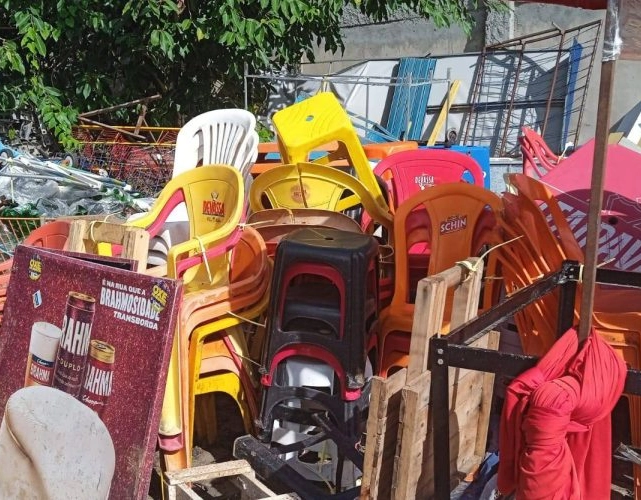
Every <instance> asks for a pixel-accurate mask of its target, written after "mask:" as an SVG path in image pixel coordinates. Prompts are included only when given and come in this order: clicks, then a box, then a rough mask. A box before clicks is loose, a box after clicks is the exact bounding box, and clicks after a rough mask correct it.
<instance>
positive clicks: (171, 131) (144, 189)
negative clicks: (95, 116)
mask: <svg viewBox="0 0 641 500" xmlns="http://www.w3.org/2000/svg"><path fill="white" fill-rule="evenodd" d="M179 130H180V129H179V128H160V127H140V128H137V129H136V128H135V127H118V130H113V129H107V128H104V127H100V126H96V125H83V126H79V127H76V128H75V129H74V137H75V138H76V139H77V140H78V141H79V142H80V150H79V152H78V167H79V168H82V169H85V170H89V171H92V172H100V171H101V170H102V171H104V172H105V173H106V174H108V175H109V176H110V177H113V178H115V179H118V180H121V181H124V182H127V183H128V184H130V185H131V186H132V189H133V190H134V191H136V192H139V193H140V194H142V195H144V196H155V195H157V194H158V193H159V192H160V191H161V190H162V188H163V187H164V186H165V184H166V183H167V181H169V179H171V175H172V171H173V165H174V153H175V149H176V136H177V135H178V131H179ZM134 131H136V133H137V134H138V135H142V136H144V137H146V138H147V140H146V141H137V140H134V139H132V138H131V136H130V135H128V134H127V133H126V132H134Z"/></svg>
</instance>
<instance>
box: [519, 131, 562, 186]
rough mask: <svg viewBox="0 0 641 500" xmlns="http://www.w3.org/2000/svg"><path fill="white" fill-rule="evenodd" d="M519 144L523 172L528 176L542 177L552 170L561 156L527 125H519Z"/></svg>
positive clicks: (559, 161) (560, 159)
mask: <svg viewBox="0 0 641 500" xmlns="http://www.w3.org/2000/svg"><path fill="white" fill-rule="evenodd" d="M521 134H522V135H521V136H520V137H519V144H520V145H521V153H522V154H523V173H524V174H526V175H528V176H530V177H539V178H541V177H543V176H544V175H545V174H546V173H548V172H549V171H550V170H553V169H554V168H555V167H556V166H557V165H558V164H559V163H561V161H563V158H561V157H560V156H558V155H556V154H554V153H553V152H552V150H551V149H550V148H549V146H548V145H547V143H546V142H545V141H544V140H543V137H541V136H540V135H539V134H537V133H536V132H535V131H534V130H532V129H531V128H529V127H521Z"/></svg>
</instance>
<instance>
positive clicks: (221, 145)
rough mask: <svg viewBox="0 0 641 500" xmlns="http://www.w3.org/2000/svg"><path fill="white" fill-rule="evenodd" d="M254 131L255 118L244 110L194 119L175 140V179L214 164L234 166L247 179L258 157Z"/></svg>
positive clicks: (225, 110) (230, 110)
mask: <svg viewBox="0 0 641 500" xmlns="http://www.w3.org/2000/svg"><path fill="white" fill-rule="evenodd" d="M255 128H256V118H255V117H254V115H253V114H252V113H250V112H249V111H246V110H244V109H216V110H213V111H208V112H206V113H203V114H201V115H198V116H196V117H194V118H192V119H191V120H189V122H187V123H186V124H185V125H184V126H183V127H182V128H181V129H180V132H178V137H177V138H176V154H175V157H174V172H173V177H176V176H177V175H180V174H182V173H183V172H186V171H187V170H189V169H192V168H194V167H196V166H198V165H199V164H202V165H208V164H212V163H222V164H225V165H231V166H234V167H236V168H237V169H238V170H240V171H241V172H242V173H243V176H244V173H245V170H247V169H248V168H251V165H252V164H253V162H254V161H255V160H256V156H257V155H258V140H257V139H258V135H257V134H256V131H255ZM254 136H255V138H254ZM248 165H249V166H248Z"/></svg>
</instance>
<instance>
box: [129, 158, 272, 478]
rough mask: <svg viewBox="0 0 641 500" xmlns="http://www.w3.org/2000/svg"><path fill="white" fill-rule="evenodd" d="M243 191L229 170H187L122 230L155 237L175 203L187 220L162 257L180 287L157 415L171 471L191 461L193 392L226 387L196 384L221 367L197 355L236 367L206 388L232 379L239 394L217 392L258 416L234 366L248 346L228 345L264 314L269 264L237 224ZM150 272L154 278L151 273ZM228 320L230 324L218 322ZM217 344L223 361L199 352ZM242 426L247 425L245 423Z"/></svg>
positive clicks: (243, 374) (246, 378) (252, 234)
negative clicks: (184, 234)
mask: <svg viewBox="0 0 641 500" xmlns="http://www.w3.org/2000/svg"><path fill="white" fill-rule="evenodd" d="M243 192H244V189H243V181H242V178H241V175H240V173H239V172H238V170H237V169H235V168H233V167H230V166H227V165H215V166H211V165H210V166H204V167H200V168H197V169H192V170H188V171H187V172H185V173H183V174H181V175H179V176H178V177H176V178H174V179H172V180H171V181H170V182H169V183H168V184H167V186H165V188H164V189H163V191H162V192H161V194H160V196H159V198H158V200H157V201H156V203H155V204H154V206H153V207H152V210H151V211H150V212H149V213H148V214H147V215H145V216H144V217H142V218H139V219H136V220H135V221H131V222H129V223H128V224H129V225H132V226H136V227H142V228H145V229H147V231H148V232H149V233H150V235H151V236H155V235H156V234H158V232H159V231H160V230H162V228H163V225H164V222H165V221H166V218H167V217H168V215H169V214H170V213H171V212H172V210H173V209H174V208H175V207H176V206H177V205H179V204H181V203H184V205H185V207H186V210H187V216H188V221H189V228H190V234H189V236H190V239H189V240H187V241H185V242H182V243H178V244H175V245H173V246H172V247H171V248H170V249H169V251H168V253H167V269H166V275H167V276H168V277H170V278H175V279H182V280H183V282H184V288H183V290H184V296H183V300H182V302H181V309H180V314H179V318H178V325H177V330H176V336H175V343H174V350H173V353H172V358H171V361H170V366H169V374H168V380H167V389H166V391H165V400H164V403H163V410H162V414H161V430H160V446H161V449H162V450H163V451H164V459H165V466H166V468H167V469H170V470H173V469H181V468H185V467H188V466H189V464H190V462H191V443H192V439H193V422H194V419H195V403H194V400H195V394H196V392H199V393H204V392H210V391H212V390H214V389H215V388H216V387H219V388H220V387H223V388H224V387H226V385H225V383H218V382H219V380H218V381H214V382H215V383H214V384H213V385H212V384H211V383H210V384H209V385H206V384H204V383H200V380H201V379H202V378H204V377H203V375H205V374H206V373H209V372H203V365H204V367H205V368H204V369H207V366H219V365H217V364H216V362H217V361H221V360H220V359H214V360H213V361H208V362H207V363H203V360H202V356H203V355H205V356H206V357H208V358H217V357H218V358H221V357H222V358H228V359H229V360H231V362H232V363H233V365H234V367H235V368H233V369H231V370H230V369H229V368H230V366H231V365H230V364H229V363H227V362H226V361H223V363H227V364H226V365H224V366H223V365H220V366H221V368H220V369H215V370H214V372H215V373H214V374H212V373H209V375H208V377H209V378H208V381H209V382H211V380H212V376H213V375H220V376H221V377H223V378H226V379H227V380H229V379H230V378H233V377H236V379H239V380H240V382H238V381H236V382H234V384H236V385H237V386H240V387H242V389H243V391H242V394H241V392H240V391H239V390H235V391H234V390H231V389H229V390H223V391H222V392H227V393H228V394H229V393H231V394H232V395H233V394H235V395H236V396H237V397H238V399H237V402H238V404H239V407H240V409H241V414H242V413H243V412H244V411H245V409H248V411H251V412H252V413H250V416H252V417H253V414H255V413H256V411H257V410H256V408H257V404H256V403H255V394H253V393H254V391H255V387H254V386H253V385H252V384H251V383H250V381H251V374H250V373H247V372H248V369H247V367H246V365H245V363H244V362H240V360H241V359H243V358H246V357H249V352H248V346H247V345H246V342H241V341H237V342H233V341H232V340H231V338H232V336H235V337H234V338H236V339H237V340H238V338H239V337H238V331H237V330H234V329H233V327H237V326H239V325H241V324H243V323H244V320H245V319H247V320H252V319H255V317H256V316H259V315H260V314H261V313H262V311H263V310H264V308H265V305H266V303H265V302H264V301H265V296H266V294H267V293H268V287H269V282H270V273H271V265H270V261H269V258H268V256H267V251H266V247H265V243H264V241H263V240H262V238H261V237H260V235H259V234H258V233H257V232H256V231H255V230H253V229H252V228H250V227H245V226H243V225H242V224H240V222H241V220H242V217H243V214H244V196H243ZM150 272H154V273H156V274H157V271H156V270H154V269H152V270H150ZM261 304H265V305H263V306H262V307H261V306H260V305H261ZM230 317H231V318H233V319H234V320H233V321H231V322H229V321H223V320H228V319H229V318H230ZM194 335H195V336H194ZM217 341H221V342H220V343H219V347H220V346H222V347H223V348H224V349H225V350H226V351H227V354H226V355H224V356H215V355H211V356H210V355H209V354H207V353H208V352H209V351H208V349H209V348H205V345H206V344H207V343H208V342H209V343H212V344H213V343H215V342H217ZM194 349H196V351H194ZM216 349H217V351H216V350H215V351H216V352H220V350H221V349H220V348H216ZM196 354H199V355H200V357H198V356H197V355H196ZM225 366H226V367H227V368H225ZM229 373H232V374H233V376H232V375H228V374H229ZM216 384H218V385H216ZM195 385H198V387H195ZM246 421H247V422H248V423H250V422H251V419H250V418H248V419H247V420H246ZM247 430H248V431H250V430H251V428H248V429H247ZM209 434H210V435H212V433H209Z"/></svg>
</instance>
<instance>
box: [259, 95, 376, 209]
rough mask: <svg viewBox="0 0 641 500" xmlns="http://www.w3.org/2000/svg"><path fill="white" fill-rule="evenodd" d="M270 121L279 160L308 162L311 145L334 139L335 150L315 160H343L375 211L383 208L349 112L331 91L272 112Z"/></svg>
mask: <svg viewBox="0 0 641 500" xmlns="http://www.w3.org/2000/svg"><path fill="white" fill-rule="evenodd" d="M272 121H273V123H274V128H275V129H276V135H277V139H278V149H279V150H280V155H281V158H282V161H283V163H299V162H305V161H308V159H309V153H310V152H311V151H312V150H313V149H314V148H317V147H319V146H324V145H326V144H328V143H329V142H332V141H337V142H338V144H339V147H338V149H337V150H336V151H334V152H332V153H331V154H329V155H328V156H326V157H323V158H321V159H318V160H316V161H315V163H320V164H328V163H330V162H332V161H335V160H338V159H347V160H348V162H349V164H350V165H351V166H352V167H353V168H354V171H355V175H356V177H358V179H359V180H360V181H361V182H362V183H363V185H365V187H366V188H367V189H368V190H369V192H370V193H371V195H372V197H373V198H374V202H375V203H376V205H377V206H378V207H379V211H381V212H385V211H386V210H387V202H386V200H385V198H384V196H383V193H382V191H381V188H380V187H379V185H378V182H376V177H375V176H374V173H373V172H372V168H371V166H370V164H369V160H368V159H367V156H366V155H365V152H364V151H363V146H362V145H361V143H360V140H359V138H358V135H357V134H356V131H355V129H354V126H353V125H352V122H351V120H350V118H349V115H348V114H347V112H346V111H345V110H344V109H343V107H342V106H341V104H340V103H339V102H338V99H336V97H335V96H334V94H332V93H331V92H320V93H318V94H316V95H314V96H312V97H310V98H309V99H305V100H304V101H301V102H298V103H296V104H294V105H292V106H289V107H287V108H285V109H283V110H281V111H278V112H276V113H275V114H274V116H273V118H272Z"/></svg>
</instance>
